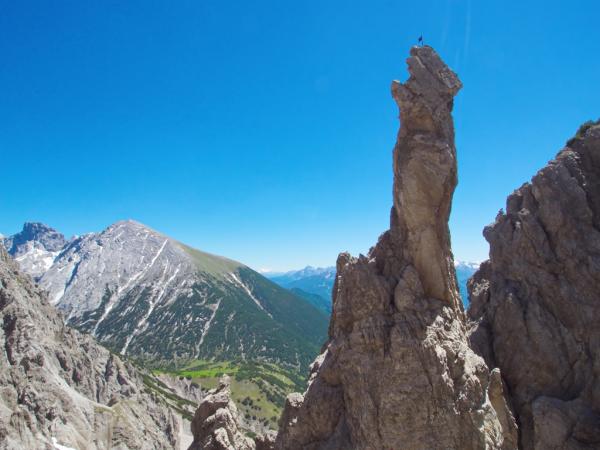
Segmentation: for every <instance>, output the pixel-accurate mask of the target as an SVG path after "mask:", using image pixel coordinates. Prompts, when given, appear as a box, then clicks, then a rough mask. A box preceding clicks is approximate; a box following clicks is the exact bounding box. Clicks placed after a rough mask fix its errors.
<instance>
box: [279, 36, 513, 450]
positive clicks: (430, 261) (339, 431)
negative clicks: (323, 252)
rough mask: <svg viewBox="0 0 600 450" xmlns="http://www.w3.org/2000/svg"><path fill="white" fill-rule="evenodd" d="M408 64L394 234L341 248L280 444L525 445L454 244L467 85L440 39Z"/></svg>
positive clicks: (395, 90) (331, 448) (397, 93)
mask: <svg viewBox="0 0 600 450" xmlns="http://www.w3.org/2000/svg"><path fill="white" fill-rule="evenodd" d="M407 62H408V67H409V72H410V78H409V80H408V81H407V82H406V83H404V84H401V83H399V82H394V83H393V84H392V95H393V97H394V99H395V100H396V102H397V104H398V106H399V107H400V121H401V127H400V131H399V134H398V140H397V143H396V146H395V149H394V190H393V194H394V195H393V197H394V206H393V208H392V211H391V220H390V222H391V226H390V230H389V231H387V232H385V233H384V234H383V235H382V236H381V237H380V239H379V242H378V243H377V245H376V246H375V247H374V248H372V249H371V251H370V252H369V254H368V255H367V256H362V255H361V256H359V257H358V258H353V257H351V256H350V255H348V254H345V253H344V254H341V255H340V256H339V258H338V261H337V277H336V281H335V286H334V303H333V314H332V318H331V322H330V327H329V340H328V342H327V344H326V345H325V347H324V352H323V353H322V354H321V355H320V357H319V358H318V359H317V360H316V361H315V362H314V364H313V366H312V369H311V377H310V381H309V386H308V389H307V391H306V393H305V394H304V395H301V394H292V395H290V396H289V397H288V399H287V403H286V407H285V410H284V413H283V417H282V419H281V421H280V431H279V434H278V436H277V443H276V448H277V449H281V450H284V449H290V450H292V449H294V450H296V449H305V450H317V449H327V450H335V449H339V450H342V449H357V450H358V449H360V450H363V449H364V450H367V449H372V450H382V449H399V448H402V449H481V448H488V449H492V448H493V449H512V448H515V447H516V427H515V423H514V420H513V418H512V415H511V413H510V410H509V408H508V406H507V404H506V402H505V400H504V396H503V386H502V381H501V377H500V373H499V372H498V371H497V370H496V371H493V372H490V370H489V369H488V368H487V366H486V364H485V362H484V361H483V359H482V358H481V357H479V356H477V355H476V354H475V353H474V352H473V351H471V349H470V348H469V342H468V336H467V330H466V327H465V322H464V313H463V309H462V303H461V300H460V296H459V292H458V289H457V283H456V277H455V272H454V265H453V257H452V253H451V249H450V236H449V230H448V216H449V214H450V204H451V199H452V194H453V192H454V188H455V186H456V153H455V148H454V129H453V122H452V117H451V110H452V104H453V97H454V95H456V93H457V92H458V90H459V89H460V88H461V83H460V81H459V80H458V78H457V77H456V75H455V74H454V73H453V72H452V71H451V70H450V69H448V67H447V66H446V65H445V64H444V63H443V62H442V60H441V59H440V58H439V56H438V55H437V54H436V53H435V51H434V50H433V49H432V48H430V47H427V46H425V47H415V48H413V49H411V57H410V58H409V59H408V61H407Z"/></svg>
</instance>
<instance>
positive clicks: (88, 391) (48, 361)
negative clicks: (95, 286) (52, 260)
mask: <svg viewBox="0 0 600 450" xmlns="http://www.w3.org/2000/svg"><path fill="white" fill-rule="evenodd" d="M0 346H1V348H2V349H3V351H2V352H1V353H0V448H1V449H34V448H35V449H38V448H74V449H75V448H77V449H83V448H85V449H90V450H96V449H98V450H100V449H107V448H118V449H123V450H127V449H130V450H133V449H144V450H152V449H165V450H167V449H173V448H176V447H177V444H178V428H177V423H176V419H175V417H174V416H173V414H172V412H171V411H170V410H169V409H168V407H167V406H166V405H165V404H164V403H163V402H161V401H160V400H158V399H157V398H156V396H154V395H151V394H150V393H147V392H146V388H145V386H144V383H143V378H142V375H141V374H140V373H139V372H138V371H137V370H136V369H135V368H134V367H133V366H132V365H131V364H130V363H128V362H125V361H122V360H121V359H120V358H119V357H117V356H115V355H114V354H112V353H110V352H109V351H108V350H107V349H105V348H104V347H102V346H100V345H99V344H97V343H96V342H95V341H94V339H92V338H91V337H90V336H87V335H84V334H81V333H79V332H78V331H76V330H74V329H71V328H70V327H67V326H66V325H64V324H63V321H62V318H60V317H59V315H58V313H57V312H56V310H55V309H54V307H52V306H51V305H50V304H49V303H48V301H47V298H46V295H45V293H44V292H43V291H41V290H40V289H39V288H38V287H37V286H36V285H34V284H33V282H32V280H31V278H30V277H29V276H27V275H24V274H22V273H21V272H20V271H19V270H18V268H17V264H16V263H15V262H14V261H13V260H12V259H11V258H10V257H9V256H8V254H7V253H6V252H5V251H4V249H3V248H0ZM59 445H62V446H63V447H59Z"/></svg>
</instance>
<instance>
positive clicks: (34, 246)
mask: <svg viewBox="0 0 600 450" xmlns="http://www.w3.org/2000/svg"><path fill="white" fill-rule="evenodd" d="M0 243H1V244H3V245H4V247H5V248H6V250H7V251H8V253H9V254H10V255H11V256H12V257H13V258H14V259H16V260H17V261H18V262H19V266H20V267H21V269H22V270H23V271H25V272H27V273H28V274H29V275H31V276H32V277H34V278H39V277H40V276H41V275H43V274H44V272H46V271H47V270H48V269H49V268H50V266H52V264H53V263H54V260H55V258H56V257H57V256H58V255H59V254H60V251H61V250H62V249H63V247H64V246H65V245H66V244H67V241H66V240H65V237H64V236H63V235H62V234H61V233H59V232H58V231H56V230H55V229H53V228H50V227H48V226H46V225H44V224H43V223H32V222H26V223H25V225H23V230H22V231H21V232H20V233H17V234H15V235H13V236H10V237H8V238H4V239H2V237H0Z"/></svg>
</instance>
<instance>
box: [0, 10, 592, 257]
mask: <svg viewBox="0 0 600 450" xmlns="http://www.w3.org/2000/svg"><path fill="white" fill-rule="evenodd" d="M599 15H600V4H599V3H598V2H597V1H573V2H568V3H567V2H563V1H548V0H546V1H528V2H479V1H475V0H473V1H466V0H465V1H459V0H448V1H431V2H427V1H411V2H406V1H369V2H364V1H363V2H352V1H347V0H346V1H325V2H323V1H293V2H289V1H271V2H264V1H253V2H247V1H244V2H238V1H235V2H223V1H208V0H207V1H196V0H194V1H178V2H167V1H164V2H158V1H147V0H144V1H127V2H122V1H112V2H111V1H102V2H99V1H82V0H77V1H36V2H18V1H17V2H9V1H1V0H0V55H2V63H1V64H0V161H1V162H0V165H1V166H0V167H1V168H2V172H1V176H0V232H2V233H4V234H12V233H14V232H16V231H18V230H19V229H20V228H21V225H22V223H23V222H24V221H33V220H35V221H43V222H46V223H47V224H49V225H51V226H53V227H55V228H57V229H59V230H61V231H62V232H64V233H65V234H66V235H72V234H80V233H84V232H88V231H96V230H100V229H102V228H104V227H106V226H108V225H109V224H111V223H112V222H114V221H117V220H119V219H125V218H133V219H136V220H138V221H141V222H143V223H146V224H147V225H150V226H151V227H153V228H155V229H157V230H159V231H162V232H164V233H166V234H168V235H170V236H172V237H174V238H177V239H179V240H181V241H184V242H186V243H188V244H190V245H193V246H195V247H198V248H201V249H203V250H206V251H210V252H213V253H218V254H222V255H226V256H229V257H231V258H235V259H238V260H240V261H242V262H245V263H247V264H249V265H251V266H252V267H255V268H257V269H259V268H271V269H290V268H296V267H301V266H304V265H306V264H312V265H329V264H333V263H334V262H335V259H336V256H337V254H338V253H339V252H340V251H344V250H348V251H351V252H352V253H353V254H357V253H359V252H366V251H367V250H368V248H369V247H370V246H371V245H372V244H374V243H375V241H376V239H377V236H378V235H379V234H380V233H381V232H382V231H384V230H385V229H386V228H387V227H388V218H389V208H390V205H391V182H392V179H391V151H392V147H393V145H394V141H395V135H396V132H397V128H398V119H397V117H398V112H397V108H396V106H395V104H394V102H393V100H392V99H391V97H390V93H389V86H390V81H391V80H392V79H394V78H396V79H404V78H405V77H406V68H405V59H406V56H407V54H408V50H409V47H410V46H411V45H413V44H414V43H415V41H416V39H417V37H418V36H419V35H420V34H421V33H423V35H424V37H425V41H426V43H428V44H431V45H432V46H434V47H435V48H436V49H437V50H438V51H439V53H440V54H441V55H442V57H443V58H444V59H445V60H446V61H447V63H448V64H449V65H450V66H451V67H452V68H453V69H454V70H455V71H457V72H458V74H459V76H460V77H461V79H462V81H463V83H464V89H463V90H462V91H461V93H460V94H459V96H458V97H457V100H456V103H455V121H456V132H457V148H458V159H459V186H458V188H457V191H456V194H455V200H454V206H453V212H452V218H451V230H452V239H453V246H454V252H455V255H456V256H457V257H458V258H460V259H467V260H482V259H485V258H486V256H487V245H486V243H485V241H484V240H483V238H482V237H481V231H482V228H483V226H484V225H486V224H488V223H490V222H491V221H493V219H494V217H495V215H496V213H497V211H498V210H499V209H500V208H501V207H503V206H504V203H505V198H506V196H507V194H509V193H510V192H512V190H514V189H515V188H517V187H518V186H520V185H521V184H522V183H523V182H525V181H527V180H528V179H529V178H530V177H531V176H532V175H533V174H534V173H535V171H537V170H538V169H539V168H541V167H542V166H543V165H544V164H545V163H546V162H547V161H548V160H549V159H551V158H552V157H553V156H554V155H555V153H556V152H557V151H558V150H559V149H560V148H561V146H562V145H563V144H564V142H565V141H566V140H567V139H568V138H569V137H570V136H571V135H573V134H574V133H575V131H576V129H577V127H578V125H579V124H580V123H582V122H583V121H585V120H588V119H592V118H593V119H596V118H598V117H599V116H600V88H599V86H598V81H599V80H600V58H599V57H598V56H599V55H600V27H598V16H599Z"/></svg>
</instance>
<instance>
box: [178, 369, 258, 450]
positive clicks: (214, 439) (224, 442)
mask: <svg viewBox="0 0 600 450" xmlns="http://www.w3.org/2000/svg"><path fill="white" fill-rule="evenodd" d="M229 386H230V379H229V377H228V376H227V375H225V376H224V377H223V378H221V380H220V381H219V386H218V387H217V388H216V389H213V390H211V391H210V392H209V393H208V395H207V396H206V397H204V399H203V400H202V402H201V403H200V405H199V406H198V409H197V410H196V414H195V415H194V419H193V420H192V434H193V435H194V442H193V443H192V445H190V447H189V450H255V449H256V444H255V443H254V440H252V439H251V438H249V437H247V436H244V434H243V431H242V430H241V429H240V428H239V419H238V412H237V407H236V406H235V403H234V402H233V401H232V400H231V392H230V390H229Z"/></svg>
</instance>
